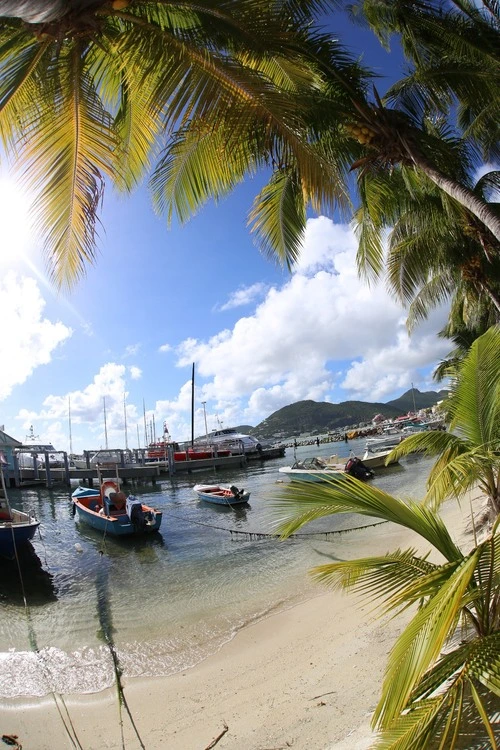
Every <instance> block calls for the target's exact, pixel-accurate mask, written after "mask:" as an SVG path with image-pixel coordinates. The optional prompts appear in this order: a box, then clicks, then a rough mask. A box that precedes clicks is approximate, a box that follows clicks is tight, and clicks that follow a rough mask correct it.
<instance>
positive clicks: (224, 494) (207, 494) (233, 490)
mask: <svg viewBox="0 0 500 750" xmlns="http://www.w3.org/2000/svg"><path fill="white" fill-rule="evenodd" d="M193 489H194V491H195V492H196V494H197V495H198V497H199V498H200V500H205V502H207V503H215V504H216V505H229V506H232V505H242V504H243V503H248V498H249V497H250V492H248V491H245V490H239V489H238V488H237V487H235V486H234V485H232V486H231V487H221V486H220V485H219V484H196V485H195V486H194V488H193Z"/></svg>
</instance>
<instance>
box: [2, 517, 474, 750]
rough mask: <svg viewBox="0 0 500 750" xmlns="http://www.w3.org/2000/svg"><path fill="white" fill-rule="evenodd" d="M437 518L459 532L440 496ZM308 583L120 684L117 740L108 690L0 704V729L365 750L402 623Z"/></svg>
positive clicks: (53, 746) (29, 749) (376, 538)
mask: <svg viewBox="0 0 500 750" xmlns="http://www.w3.org/2000/svg"><path fill="white" fill-rule="evenodd" d="M466 511H467V508H464V513H466ZM443 515H444V517H445V519H446V522H447V524H448V526H449V528H450V529H452V530H453V531H455V532H456V534H457V536H458V534H459V533H460V532H461V531H462V529H463V528H464V517H463V515H462V512H461V511H460V509H459V508H458V506H457V505H456V504H455V503H448V505H447V506H446V508H445V511H444V514H443ZM363 534H365V535H366V536H365V539H367V540H369V548H368V545H367V549H366V553H367V554H368V553H375V554H377V553H384V552H386V551H388V550H392V549H395V548H396V547H398V546H400V545H401V546H410V545H415V544H416V543H417V542H418V537H415V536H414V535H412V534H411V532H406V531H405V530H402V529H399V528H397V527H394V526H392V525H383V526H379V527H376V528H374V529H371V530H370V531H369V532H368V531H365V532H363ZM468 539H469V540H470V537H468ZM470 541H471V540H470ZM423 548H424V549H428V547H427V545H425V544H424V546H423ZM306 574H307V571H304V575H306ZM317 591H318V595H317V596H316V597H314V598H312V599H310V600H309V601H307V602H304V603H301V604H299V605H297V606H295V607H293V608H292V609H290V610H287V611H285V612H281V613H278V614H275V615H273V616H270V617H268V618H267V619H266V620H263V621H261V622H258V623H256V624H253V625H250V626H248V627H246V628H245V629H243V630H242V631H241V632H239V633H238V634H237V635H236V637H235V638H234V639H233V640H232V641H231V642H230V643H227V644H226V645H225V646H224V647H223V648H222V649H221V650H220V652H219V653H217V654H215V655H214V656H212V657H210V658H208V659H206V660H205V661H204V662H202V663H201V664H199V665H198V666H196V667H194V668H193V669H190V670H187V671H185V672H182V673H179V674H177V675H174V676H171V677H164V678H155V679H148V680H128V681H127V680H125V681H124V686H125V697H126V700H127V703H128V705H129V708H130V712H131V716H132V718H133V721H134V723H135V726H136V730H137V731H135V730H134V727H133V725H132V721H131V719H130V717H129V715H128V714H127V712H126V710H123V712H122V715H123V743H122V736H121V729H120V721H119V710H118V703H117V700H116V691H106V692H105V693H99V694H94V695H91V696H65V697H64V702H62V701H61V700H60V699H59V701H58V707H59V710H58V709H57V708H56V704H55V701H54V699H53V698H52V697H46V698H44V699H43V700H42V699H32V700H30V701H29V702H28V701H27V700H26V699H19V700H16V701H3V702H2V705H1V706H0V729H1V733H2V734H5V733H7V734H12V733H14V734H17V735H19V741H20V742H21V743H22V745H23V749H24V750H66V749H67V748H70V749H71V748H75V747H79V745H78V744H77V743H73V742H72V741H71V740H70V738H69V737H68V734H67V731H66V729H65V727H69V726H70V721H69V720H71V723H72V725H73V727H74V730H75V732H76V735H77V737H78V740H79V742H80V746H81V747H82V748H85V750H101V748H113V749H114V748H117V749H118V748H123V747H125V748H127V750H136V749H137V750H140V749H141V748H143V747H144V748H147V750H160V749H163V748H168V750H205V748H207V747H208V746H209V745H210V744H211V742H212V741H214V740H215V739H216V738H217V737H218V736H219V735H220V733H221V732H223V730H224V728H225V727H226V726H227V731H226V732H225V733H224V735H223V736H222V737H221V738H220V740H219V741H218V742H217V743H216V745H215V747H216V748H217V750H286V749H287V748H293V750H366V748H368V747H369V745H370V734H371V733H370V716H371V713H372V711H373V709H374V707H375V705H376V703H377V700H378V697H379V693H380V686H381V682H382V677H383V673H384V668H385V663H386V659H387V654H388V652H389V651H390V649H391V647H392V645H393V643H394V641H395V638H396V637H397V635H398V633H399V632H400V630H401V628H402V627H403V625H404V621H403V620H402V619H398V620H389V621H387V620H386V621H381V620H377V619H375V618H374V614H373V611H372V608H371V607H370V606H369V605H364V606H360V603H359V601H358V600H357V598H356V597H355V596H354V595H343V594H340V593H332V592H330V591H328V590H327V589H325V588H324V587H323V586H320V585H318V589H317ZM59 711H60V712H59ZM1 747H3V745H1ZM5 748H7V745H5Z"/></svg>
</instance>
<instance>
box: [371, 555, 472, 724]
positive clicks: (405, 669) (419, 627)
mask: <svg viewBox="0 0 500 750" xmlns="http://www.w3.org/2000/svg"><path fill="white" fill-rule="evenodd" d="M479 555H480V552H479V551H478V550H474V551H473V552H472V554H471V555H470V556H468V557H466V558H464V560H463V562H462V563H461V564H460V565H459V566H457V568H456V569H455V570H454V571H453V572H452V573H451V575H450V576H449V577H448V579H447V580H446V581H445V582H444V583H443V584H442V585H441V587H440V588H439V589H438V590H437V591H436V593H435V595H434V596H433V597H432V598H430V599H429V601H428V602H426V603H425V604H424V605H423V607H421V608H420V609H419V610H418V612H417V614H416V615H415V617H414V618H413V620H412V621H411V622H410V624H409V625H408V626H407V627H406V628H405V630H404V631H403V633H402V634H401V636H400V637H399V638H398V640H397V641H396V643H395V645H394V647H393V649H392V651H391V653H390V656H389V661H388V665H387V670H386V675H385V678H384V684H383V686H382V698H381V700H380V702H379V704H378V706H377V708H376V709H375V712H374V715H373V720H372V721H373V725H374V726H375V725H380V726H381V727H382V728H384V727H388V726H390V724H391V723H392V722H393V721H394V720H395V719H396V717H397V716H399V715H400V713H401V712H402V711H403V709H405V708H406V707H407V704H408V701H409V699H410V696H411V694H412V692H413V690H414V689H415V686H416V685H417V684H418V683H419V682H420V680H421V679H422V677H423V676H424V674H425V673H426V671H427V670H428V669H429V667H430V666H431V665H432V663H433V662H434V661H436V660H437V659H438V658H439V655H440V653H441V650H442V648H443V646H444V644H445V643H446V641H447V640H448V638H449V636H450V633H452V632H453V631H454V629H455V627H456V625H457V622H458V619H459V617H460V614H461V607H462V601H463V597H464V594H465V592H466V591H467V589H468V587H469V585H470V582H471V579H472V576H473V574H474V570H475V567H476V564H477V560H478V558H479Z"/></svg>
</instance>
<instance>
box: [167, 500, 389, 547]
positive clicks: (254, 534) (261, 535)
mask: <svg viewBox="0 0 500 750" xmlns="http://www.w3.org/2000/svg"><path fill="white" fill-rule="evenodd" d="M167 510H168V507H167ZM168 515H169V516H172V518H177V519H179V520H180V521H186V522H187V523H192V524H195V525H196V526H205V527H206V528H208V529H216V530H217V531H227V532H228V533H229V534H231V536H232V535H233V534H234V535H235V536H238V535H240V536H241V535H242V536H247V537H249V538H250V539H266V538H272V539H279V538H280V534H278V533H277V532H274V533H273V532H264V531H242V530H241V529H229V528H228V527H227V526H215V524H211V523H204V522H203V521H193V519H186V518H184V517H183V516H179V515H176V514H175V513H171V512H170V510H169V511H168ZM383 523H388V521H376V522H375V523H367V524H365V525H364V526H352V527H351V528H349V529H334V530H333V531H306V532H304V533H300V534H290V536H289V537H287V539H296V538H297V537H311V536H321V537H324V538H325V539H328V537H329V536H334V535H337V534H347V533H349V532H351V531H362V530H363V529H371V528H373V527H374V526H380V525H381V524H383Z"/></svg>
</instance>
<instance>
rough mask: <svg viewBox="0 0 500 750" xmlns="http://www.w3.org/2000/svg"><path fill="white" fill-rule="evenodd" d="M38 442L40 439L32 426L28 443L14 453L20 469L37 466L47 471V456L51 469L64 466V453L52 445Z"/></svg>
mask: <svg viewBox="0 0 500 750" xmlns="http://www.w3.org/2000/svg"><path fill="white" fill-rule="evenodd" d="M37 440H39V437H38V435H35V433H34V430H33V425H31V427H30V432H29V434H28V435H26V442H25V443H23V444H22V445H21V446H20V447H19V448H16V449H15V451H14V453H15V454H16V456H17V461H18V466H19V468H20V469H33V468H34V467H35V466H37V467H38V468H39V469H45V458H46V456H47V454H48V457H47V460H48V464H49V466H50V468H52V469H57V468H60V467H61V466H64V460H63V453H62V452H60V451H57V450H56V449H55V448H54V446H53V445H52V443H39V442H37Z"/></svg>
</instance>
